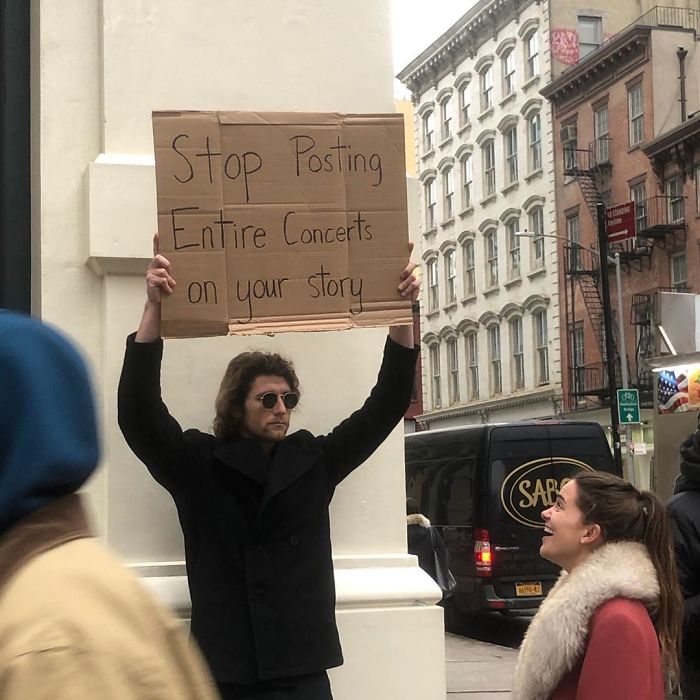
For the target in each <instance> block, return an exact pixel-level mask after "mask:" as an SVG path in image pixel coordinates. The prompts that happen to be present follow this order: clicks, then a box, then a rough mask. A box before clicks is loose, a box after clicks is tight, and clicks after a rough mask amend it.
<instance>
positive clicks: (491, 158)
mask: <svg viewBox="0 0 700 700" xmlns="http://www.w3.org/2000/svg"><path fill="white" fill-rule="evenodd" d="M481 160H482V165H483V168H484V198H486V197H491V196H492V195H494V194H496V144H495V141H494V140H493V139H489V140H488V141H485V142H484V145H483V146H482V147H481Z"/></svg>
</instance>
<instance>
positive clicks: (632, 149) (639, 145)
mask: <svg viewBox="0 0 700 700" xmlns="http://www.w3.org/2000/svg"><path fill="white" fill-rule="evenodd" d="M643 145H644V141H640V142H639V143H635V144H634V146H630V147H629V148H628V149H627V153H634V152H635V151H639V150H641V148H642V146H643Z"/></svg>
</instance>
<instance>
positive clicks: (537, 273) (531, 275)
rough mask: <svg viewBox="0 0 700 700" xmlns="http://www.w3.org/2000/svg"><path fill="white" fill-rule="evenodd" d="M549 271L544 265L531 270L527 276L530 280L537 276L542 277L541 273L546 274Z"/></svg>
mask: <svg viewBox="0 0 700 700" xmlns="http://www.w3.org/2000/svg"><path fill="white" fill-rule="evenodd" d="M545 272H547V268H546V267H545V266H544V265H543V266H542V267H538V268H537V269H536V270H532V271H531V272H528V273H527V278H528V279H529V280H531V279H534V278H535V277H540V275H544V273H545Z"/></svg>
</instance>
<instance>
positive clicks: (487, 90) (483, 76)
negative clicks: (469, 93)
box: [479, 64, 493, 112]
mask: <svg viewBox="0 0 700 700" xmlns="http://www.w3.org/2000/svg"><path fill="white" fill-rule="evenodd" d="M479 90H480V92H481V111H482V112H485V111H486V110H488V109H491V107H493V64H489V65H487V66H485V67H484V68H482V69H481V72H480V73H479Z"/></svg>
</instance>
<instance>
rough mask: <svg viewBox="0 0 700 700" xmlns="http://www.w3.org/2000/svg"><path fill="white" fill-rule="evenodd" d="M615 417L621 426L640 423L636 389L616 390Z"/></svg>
mask: <svg viewBox="0 0 700 700" xmlns="http://www.w3.org/2000/svg"><path fill="white" fill-rule="evenodd" d="M617 417H618V418H619V420H620V423H622V424H627V425H629V424H631V423H641V422H642V421H641V419H640V415H639V392H638V391H637V390H636V389H618V390H617Z"/></svg>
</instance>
